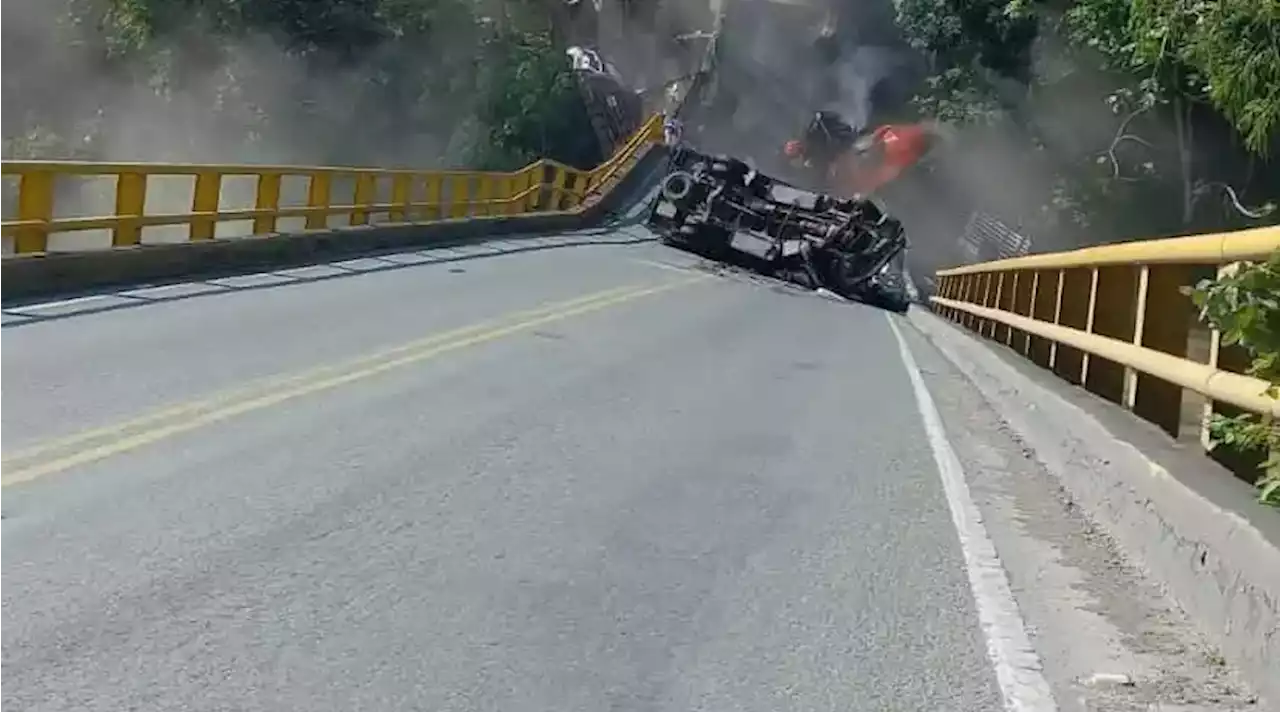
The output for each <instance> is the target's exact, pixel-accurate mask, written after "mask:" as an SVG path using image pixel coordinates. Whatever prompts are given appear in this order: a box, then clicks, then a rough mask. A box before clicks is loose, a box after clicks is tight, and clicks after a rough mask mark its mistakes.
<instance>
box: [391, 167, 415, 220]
mask: <svg viewBox="0 0 1280 712" xmlns="http://www.w3.org/2000/svg"><path fill="white" fill-rule="evenodd" d="M412 190H413V176H411V175H409V174H407V173H404V174H401V173H397V174H396V175H395V177H394V178H392V179H391V203H392V204H391V210H389V211H388V212H387V220H388V221H390V222H394V223H400V222H407V221H408V219H409V203H410V202H412V200H413V198H412V197H411V195H410V193H411V192H412Z"/></svg>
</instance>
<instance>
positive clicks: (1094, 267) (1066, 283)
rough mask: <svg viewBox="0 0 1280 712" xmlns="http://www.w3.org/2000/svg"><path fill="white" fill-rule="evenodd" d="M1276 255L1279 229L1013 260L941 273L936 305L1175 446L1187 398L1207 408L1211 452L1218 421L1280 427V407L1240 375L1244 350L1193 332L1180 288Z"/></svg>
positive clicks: (1204, 438)
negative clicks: (1251, 416) (1217, 416)
mask: <svg viewBox="0 0 1280 712" xmlns="http://www.w3.org/2000/svg"><path fill="white" fill-rule="evenodd" d="M1276 250H1280V227H1266V228H1258V229H1254V230H1243V231H1239V232H1231V233H1223V234H1216V235H1198V236H1194V237H1180V238H1172V239H1166V240H1152V241H1146V242H1131V243H1124V244H1118V245H1104V246H1100V247H1089V248H1084V249H1079V250H1074V251H1071V252H1060V253H1053V254H1043V255H1031V256H1027V257H1016V258H1012V259H1006V260H998V261H995V262H988V263H984V264H976V265H969V266H965V267H959V268H955V269H949V270H943V271H941V272H938V278H939V279H938V282H937V284H938V290H937V294H936V296H934V297H933V298H932V299H931V301H932V304H933V308H934V311H935V312H937V313H939V314H941V315H942V316H944V317H947V318H949V319H951V320H953V321H956V322H959V323H960V324H962V325H963V326H965V327H967V328H969V329H971V330H972V331H974V332H976V333H978V334H979V335H981V336H984V337H987V338H990V339H993V340H995V341H997V342H1001V343H1003V344H1005V345H1007V346H1010V347H1012V348H1013V349H1014V350H1016V351H1018V352H1020V353H1021V354H1022V355H1024V356H1026V357H1027V358H1029V359H1031V360H1032V361H1033V362H1035V363H1037V364H1039V365H1040V366H1042V367H1044V368H1047V369H1050V370H1051V371H1053V372H1054V373H1056V374H1057V375H1058V376H1060V377H1062V378H1064V379H1066V380H1068V381H1070V382H1072V383H1075V384H1077V385H1082V386H1084V387H1085V388H1086V389H1088V390H1089V391H1091V392H1093V393H1095V394H1097V395H1100V396H1102V397H1104V398H1107V399H1109V400H1111V401H1113V402H1115V403H1118V404H1120V405H1122V406H1123V407H1125V408H1127V409H1129V410H1131V411H1133V412H1134V413H1136V414H1138V415H1139V416H1141V417H1143V418H1145V419H1147V420H1149V421H1151V422H1153V423H1155V424H1156V425H1159V426H1160V427H1162V428H1163V429H1165V430H1166V431H1167V432H1169V433H1171V434H1173V435H1175V436H1177V435H1178V434H1179V431H1180V430H1181V426H1182V425H1183V423H1184V422H1185V421H1186V418H1184V412H1183V411H1184V402H1183V396H1184V394H1185V393H1186V392H1187V391H1190V392H1192V393H1195V394H1199V395H1200V396H1203V401H1204V402H1203V404H1202V405H1201V413H1200V417H1199V418H1197V419H1196V420H1197V421H1198V427H1199V429H1200V439H1201V442H1202V443H1203V444H1205V445H1206V446H1207V445H1208V433H1207V430H1206V424H1207V421H1208V416H1209V415H1210V414H1211V413H1213V412H1215V411H1217V412H1228V413H1229V412H1231V411H1233V410H1235V412H1239V411H1242V410H1243V411H1250V412H1254V413H1271V414H1273V415H1276V416H1280V401H1277V400H1276V399H1274V398H1270V397H1267V396H1266V395H1264V393H1263V392H1264V390H1265V389H1266V387H1267V384H1266V383H1265V382H1263V381H1261V380H1259V379H1256V378H1250V377H1248V376H1244V375H1241V374H1242V372H1243V370H1244V367H1245V366H1246V365H1247V358H1246V357H1245V355H1244V354H1243V353H1242V352H1241V351H1240V350H1239V349H1238V348H1234V347H1231V348H1228V347H1224V346H1222V345H1221V343H1220V341H1219V336H1218V334H1217V333H1216V332H1213V331H1209V332H1207V333H1205V332H1204V330H1203V328H1201V327H1199V326H1198V313H1197V311H1196V308H1195V306H1194V305H1193V304H1192V302H1191V300H1190V299H1189V298H1188V297H1187V296H1186V295H1185V294H1184V293H1183V288H1184V287H1186V286H1189V285H1191V284H1194V283H1195V281H1197V280H1198V279H1199V278H1200V277H1211V276H1213V275H1214V274H1219V273H1221V271H1222V270H1224V269H1230V268H1231V265H1233V264H1237V263H1239V262H1250V261H1259V260H1265V259H1267V258H1268V257H1269V256H1270V255H1271V254H1272V253H1273V252H1275V251H1276ZM1197 332H1199V333H1201V334H1203V337H1204V338H1200V339H1198V338H1197ZM1193 351H1200V352H1201V353H1199V354H1191V353H1190V352H1193ZM1189 356H1198V358H1197V359H1193V358H1190V357H1189ZM1237 409H1238V410H1237Z"/></svg>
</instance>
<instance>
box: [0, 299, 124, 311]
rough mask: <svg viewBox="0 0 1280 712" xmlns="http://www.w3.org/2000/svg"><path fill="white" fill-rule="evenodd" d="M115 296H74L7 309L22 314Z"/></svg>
mask: <svg viewBox="0 0 1280 712" xmlns="http://www.w3.org/2000/svg"><path fill="white" fill-rule="evenodd" d="M113 296H115V295H114V294H91V295H89V296H87V297H72V298H71V299H59V300H57V301H52V302H40V303H38V304H27V305H24V306H20V307H10V308H8V309H6V310H5V311H9V312H14V313H17V314H21V313H23V312H28V311H32V310H36V309H54V308H57V307H69V306H74V305H76V304H88V303H89V302H96V301H100V300H102V299H108V298H110V297H113Z"/></svg>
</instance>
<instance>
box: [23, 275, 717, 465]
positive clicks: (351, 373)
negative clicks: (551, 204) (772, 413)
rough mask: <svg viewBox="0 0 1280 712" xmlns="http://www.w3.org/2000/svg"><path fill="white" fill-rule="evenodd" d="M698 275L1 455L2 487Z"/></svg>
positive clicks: (615, 292)
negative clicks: (2, 456)
mask: <svg viewBox="0 0 1280 712" xmlns="http://www.w3.org/2000/svg"><path fill="white" fill-rule="evenodd" d="M706 279H707V277H706V276H704V275H699V276H695V277H693V278H689V279H682V280H676V281H670V282H664V283H659V284H657V285H647V286H646V285H633V286H629V287H620V288H615V289H609V290H604V291H601V292H596V293H593V294H589V295H586V296H583V297H578V298H576V299H570V300H567V301H563V302H557V303H552V304H547V305H543V306H542V307H539V308H534V309H531V310H527V311H524V312H517V313H514V314H508V315H505V316H504V317H499V318H496V319H492V320H489V321H486V322H480V323H477V324H473V325H471V326H466V327H462V328H459V329H454V330H451V331H447V332H443V333H439V334H434V335H432V336H428V337H425V338H422V339H418V340H416V341H413V342H410V343H407V344H403V345H401V346H397V347H394V348H391V349H387V350H385V351H382V352H378V353H375V354H372V355H369V356H365V357H363V358H359V359H355V360H353V361H349V362H347V363H343V364H337V365H332V366H322V367H318V368H315V369H311V370H308V371H304V372H301V373H296V374H290V375H284V376H278V377H274V378H267V379H263V380H261V381H257V382H255V383H253V384H250V385H249V386H246V387H244V388H239V389H233V390H231V391H229V392H226V393H222V394H217V395H214V396H211V397H208V398H204V399H200V400H196V401H192V402H188V403H184V404H180V405H176V406H172V407H169V408H164V409H161V410H159V411H156V412H153V413H150V414H147V415H144V416H141V417H139V418H135V419H131V420H128V421H125V422H122V423H117V424H115V425H109V426H105V427H102V428H96V429H92V430H88V431H83V432H81V433H78V434H75V435H70V436H67V437H64V438H57V439H54V440H50V441H48V442H45V443H41V444H38V445H35V446H32V447H30V448H27V449H24V450H22V451H20V452H17V453H14V454H12V455H8V456H5V457H4V458H3V474H2V475H0V485H3V486H5V487H8V486H10V485H13V484H18V483H22V482H29V481H31V480H34V479H37V478H39V477H44V476H45V475H50V474H55V473H58V472H62V471H64V470H68V469H71V468H73V467H77V466H79V465H84V464H88V463H91V462H96V461H98V460H102V459H105V458H107V457H111V456H113V455H118V454H121V453H124V452H128V451H130V450H135V449H137V448H140V447H143V446H145V445H149V444H152V443H155V442H158V441H161V440H165V439H167V438H170V437H173V436H176V435H181V434H183V433H186V432H189V431H192V430H196V429H199V428H203V427H205V426H208V425H211V424H213V423H216V422H219V421H223V420H226V419H229V418H232V417H235V416H237V415H243V414H245V413H250V412H253V411H257V410H261V409H263V408H267V407H269V406H273V405H277V404H280V403H284V402H287V401H290V400H294V399H296V398H300V397H302V396H306V395H312V394H316V393H321V392H324V391H328V390H331V389H334V388H337V387H339V386H342V385H346V384H348V383H353V382H356V381H361V380H365V379H368V378H371V377H373V376H376V375H379V374H381V373H384V372H386V371H390V370H392V369H396V368H400V367H402V366H408V365H411V364H415V363H419V362H421V361H425V360H427V359H431V358H434V357H436V356H441V355H444V354H446V353H449V352H452V351H458V350H461V349H464V348H467V347H470V346H478V345H480V344H483V343H487V342H490V341H496V340H498V339H500V338H502V337H505V336H509V335H512V334H516V333H521V332H527V331H533V330H536V329H537V328H538V327H541V326H543V325H545V324H550V323H553V322H557V321H561V320H563V319H567V318H569V317H573V316H578V315H581V314H587V313H590V312H593V311H599V310H601V309H605V308H608V307H611V306H616V305H620V304H623V303H625V302H630V301H633V300H635V299H639V298H641V297H645V296H650V295H655V294H660V293H662V292H667V291H670V290H673V289H677V288H680V287H684V286H687V285H691V284H694V283H696V282H700V281H704V280H706Z"/></svg>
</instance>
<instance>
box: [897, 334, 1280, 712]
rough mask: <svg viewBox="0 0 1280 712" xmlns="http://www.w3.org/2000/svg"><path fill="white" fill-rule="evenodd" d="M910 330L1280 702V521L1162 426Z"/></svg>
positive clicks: (988, 352) (971, 344) (987, 345)
mask: <svg viewBox="0 0 1280 712" xmlns="http://www.w3.org/2000/svg"><path fill="white" fill-rule="evenodd" d="M909 318H910V320H911V323H912V324H913V325H914V326H915V327H916V328H917V329H918V330H919V331H920V332H921V333H922V334H924V336H925V337H926V338H928V339H929V340H930V341H931V342H932V343H933V344H934V345H935V346H937V347H938V349H939V350H940V351H941V352H942V353H943V354H944V355H945V356H946V357H947V358H948V359H949V360H950V361H951V362H952V363H954V364H955V365H956V367H957V368H958V369H959V370H960V371H961V372H962V373H964V374H965V376H966V377H967V378H968V379H969V380H970V381H971V382H972V383H973V384H974V386H975V387H977V389H978V390H979V391H980V392H981V393H982V395H983V397H984V398H985V399H986V400H987V401H988V402H989V403H990V404H991V405H992V407H993V408H994V409H995V410H996V411H997V412H998V413H1000V416H1001V418H1002V419H1003V420H1004V421H1005V423H1006V424H1007V425H1008V427H1009V428H1010V429H1011V430H1012V431H1013V433H1014V434H1015V435H1016V437H1017V438H1018V439H1019V440H1020V441H1021V442H1022V443H1023V444H1025V445H1026V446H1027V447H1028V448H1029V449H1030V451H1032V452H1033V453H1034V456H1035V457H1036V459H1037V460H1039V461H1040V463H1041V464H1043V465H1044V466H1045V468H1046V469H1048V470H1049V471H1050V472H1051V473H1053V474H1054V475H1055V476H1056V477H1057V478H1058V479H1059V481H1060V482H1061V484H1062V486H1063V488H1064V490H1065V491H1066V492H1067V493H1069V494H1070V496H1071V498H1072V500H1074V502H1076V503H1077V504H1079V505H1080V506H1081V507H1082V509H1083V510H1084V511H1085V512H1086V513H1087V514H1088V515H1089V516H1090V518H1091V519H1092V520H1093V521H1094V522H1095V523H1096V524H1098V525H1099V526H1101V527H1102V529H1104V530H1105V531H1106V532H1107V533H1108V534H1110V535H1111V537H1112V538H1114V539H1115V541H1116V543H1117V544H1118V545H1119V546H1120V548H1121V549H1122V550H1123V551H1124V552H1125V554H1126V555H1127V556H1128V557H1129V559H1130V560H1131V561H1132V562H1134V563H1136V564H1138V565H1139V566H1141V567H1143V568H1145V569H1146V570H1147V571H1148V573H1150V574H1151V575H1152V576H1153V578H1154V579H1155V580H1157V581H1159V582H1160V583H1161V584H1163V586H1164V587H1165V589H1166V590H1167V592H1168V593H1169V594H1171V596H1172V597H1173V599H1174V600H1176V601H1177V602H1178V604H1179V605H1180V606H1181V607H1182V608H1183V610H1184V611H1186V612H1187V614H1188V615H1189V616H1190V617H1191V618H1192V619H1193V620H1195V621H1196V622H1197V624H1198V625H1199V626H1200V628H1201V629H1202V631H1203V632H1204V633H1205V634H1206V636H1208V638H1209V639H1210V640H1211V641H1213V642H1214V643H1215V644H1216V645H1217V646H1218V647H1219V648H1220V650H1221V652H1222V654H1223V656H1224V657H1225V658H1226V659H1227V660H1228V661H1230V662H1232V663H1233V664H1235V665H1236V666H1238V667H1239V668H1240V669H1241V670H1242V671H1243V672H1244V673H1245V675H1246V676H1247V677H1248V678H1249V679H1250V682H1251V683H1252V684H1253V685H1254V686H1255V688H1256V690H1257V691H1258V692H1259V693H1261V694H1262V695H1263V696H1264V697H1266V698H1268V699H1269V700H1271V701H1273V702H1274V701H1277V700H1280V516H1277V513H1276V512H1275V511H1274V510H1271V509H1268V508H1266V507H1265V506H1264V505H1261V504H1259V503H1257V502H1256V501H1254V497H1255V494H1256V493H1255V492H1254V491H1253V489H1252V488H1251V487H1250V486H1249V485H1248V484H1247V483H1245V482H1242V481H1240V480H1238V479H1236V478H1234V477H1232V476H1231V475H1230V474H1229V473H1228V472H1226V471H1224V470H1223V468H1221V467H1220V466H1219V465H1217V464H1216V463H1214V462H1213V461H1212V460H1210V459H1209V458H1208V457H1207V456H1206V455H1205V454H1204V452H1203V451H1202V450H1201V449H1200V447H1199V443H1198V442H1197V443H1193V444H1192V445H1191V446H1186V445H1180V444H1178V443H1176V442H1174V441H1172V440H1170V439H1169V438H1168V436H1167V435H1166V434H1165V433H1164V432H1163V431H1160V430H1159V429H1158V428H1157V427H1156V426H1154V425H1152V424H1150V423H1147V422H1145V421H1143V420H1140V419H1138V418H1137V417H1135V416H1134V415H1133V414H1132V413H1130V412H1128V411H1126V410H1124V409H1123V408H1121V407H1120V406H1117V405H1115V404H1113V403H1110V402H1108V401H1106V400H1104V399H1102V398H1099V397H1097V396H1094V395H1092V394H1091V393H1089V392H1087V391H1085V390H1084V389H1082V388H1078V387H1074V386H1071V385H1070V384H1068V383H1066V382H1064V381H1061V380H1058V379H1057V377H1056V376H1054V375H1053V374H1052V373H1050V372H1049V371H1046V370H1043V369H1040V368H1039V367H1037V366H1036V365H1034V364H1032V363H1030V362H1028V361H1026V360H1025V359H1023V358H1022V357H1021V355H1019V354H1017V353H1015V352H1014V351H1013V350H1011V349H1009V348H1007V347H1005V346H1001V345H997V344H993V343H991V342H989V341H981V340H979V339H977V338H975V337H974V336H972V335H971V334H970V333H969V332H967V331H965V330H963V329H961V328H959V327H957V326H955V325H953V324H951V323H950V322H947V321H945V320H943V319H941V318H939V317H937V316H935V315H934V314H932V313H930V312H927V311H925V310H922V309H920V310H913V311H912V312H911V314H910V316H909Z"/></svg>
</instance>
